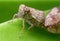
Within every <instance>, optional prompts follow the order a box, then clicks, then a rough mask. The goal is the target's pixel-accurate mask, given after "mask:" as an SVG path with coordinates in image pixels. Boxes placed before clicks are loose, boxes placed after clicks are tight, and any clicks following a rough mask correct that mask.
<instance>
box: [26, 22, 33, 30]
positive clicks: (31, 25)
mask: <svg viewBox="0 0 60 41" xmlns="http://www.w3.org/2000/svg"><path fill="white" fill-rule="evenodd" d="M27 23H28V24H29V25H30V27H29V28H28V30H30V29H31V28H32V27H33V24H32V23H31V22H30V21H27Z"/></svg>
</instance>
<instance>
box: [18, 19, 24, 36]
mask: <svg viewBox="0 0 60 41" xmlns="http://www.w3.org/2000/svg"><path fill="white" fill-rule="evenodd" d="M24 28H25V20H24V19H23V20H22V30H21V32H20V34H19V36H20V37H21V36H22V34H23V32H24Z"/></svg>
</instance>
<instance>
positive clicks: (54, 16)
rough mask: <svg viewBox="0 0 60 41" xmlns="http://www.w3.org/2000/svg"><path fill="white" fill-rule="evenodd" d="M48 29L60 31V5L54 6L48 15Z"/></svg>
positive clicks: (46, 21) (46, 22) (54, 31)
mask: <svg viewBox="0 0 60 41" xmlns="http://www.w3.org/2000/svg"><path fill="white" fill-rule="evenodd" d="M44 25H45V26H46V27H47V30H48V31H49V32H52V33H60V27H59V25H60V7H54V8H53V9H52V10H51V11H50V12H49V13H48V15H47V16H46V18H45V24H44Z"/></svg>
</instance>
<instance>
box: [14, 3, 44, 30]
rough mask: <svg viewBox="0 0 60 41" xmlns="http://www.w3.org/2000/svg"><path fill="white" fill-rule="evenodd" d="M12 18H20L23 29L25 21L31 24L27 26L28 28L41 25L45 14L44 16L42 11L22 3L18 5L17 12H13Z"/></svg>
mask: <svg viewBox="0 0 60 41" xmlns="http://www.w3.org/2000/svg"><path fill="white" fill-rule="evenodd" d="M13 18H22V19H23V29H24V22H27V23H28V24H29V25H31V26H30V27H29V28H28V30H29V29H30V28H32V27H33V26H38V27H40V25H43V23H44V19H45V16H44V12H43V11H41V10H37V9H34V8H31V7H28V6H26V5H24V4H21V5H20V6H19V10H18V13H17V14H15V15H14V17H13Z"/></svg>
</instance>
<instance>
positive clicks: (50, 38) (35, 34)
mask: <svg viewBox="0 0 60 41" xmlns="http://www.w3.org/2000/svg"><path fill="white" fill-rule="evenodd" d="M20 4H25V5H27V6H29V7H32V8H36V9H39V10H43V11H45V10H50V9H52V8H53V7H56V6H60V1H56V0H53V1H51V0H50V1H47V0H40V1H38V0H33V1H31V0H28V1H27V0H25V1H24V0H20V1H19V0H18V1H17V0H15V1H14V0H12V1H11V0H9V1H8V0H7V1H4V0H0V23H2V22H5V21H8V20H11V19H12V17H13V14H15V13H17V12H18V8H19V5H20ZM3 26H4V25H3ZM3 26H2V27H3ZM9 26H11V25H9ZM17 26H18V25H17ZM17 26H16V27H17ZM0 27H1V25H0ZM6 27H7V26H6ZM13 27H14V26H13ZM11 28H12V26H11ZM9 29H10V28H9ZM9 29H8V30H9ZM16 29H17V28H15V29H14V30H15V32H14V33H13V32H12V31H13V28H12V29H11V32H12V33H13V34H15V33H16ZM36 29H37V30H36ZM5 30H7V29H5ZM8 30H7V32H8ZM0 31H1V33H2V32H4V29H3V30H0ZM9 31H10V30H9ZM17 31H18V30H17ZM7 32H6V31H5V33H7ZM18 32H19V31H18ZM5 33H2V34H4V35H6V36H5V37H7V34H5ZM9 34H10V33H8V35H9ZM15 35H17V34H15ZM15 35H12V34H11V36H9V38H11V37H12V36H13V37H12V38H11V40H12V41H60V34H52V33H49V32H48V31H45V30H44V29H39V28H34V31H32V30H30V31H27V30H25V33H24V35H23V37H22V38H21V39H20V40H18V39H16V37H15ZM0 36H1V35H0ZM5 37H4V38H5ZM0 38H1V37H0ZM4 38H1V39H2V40H3V39H4ZM7 38H8V37H7ZM7 38H5V39H7ZM9 38H8V39H9ZM14 38H15V40H14ZM11 40H10V41H11ZM3 41H8V40H3Z"/></svg>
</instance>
